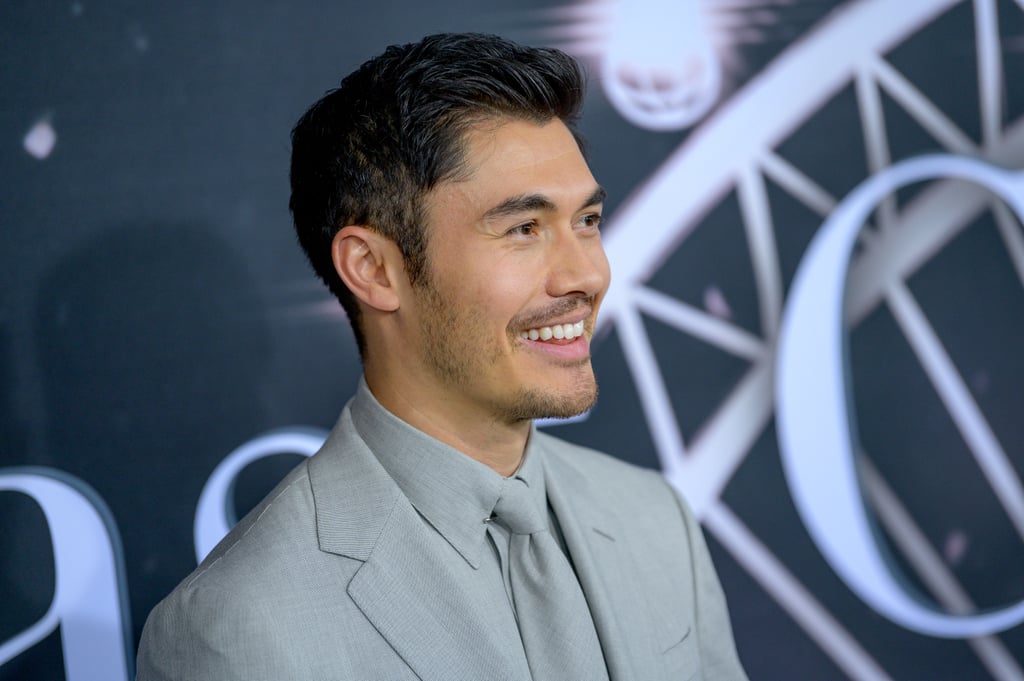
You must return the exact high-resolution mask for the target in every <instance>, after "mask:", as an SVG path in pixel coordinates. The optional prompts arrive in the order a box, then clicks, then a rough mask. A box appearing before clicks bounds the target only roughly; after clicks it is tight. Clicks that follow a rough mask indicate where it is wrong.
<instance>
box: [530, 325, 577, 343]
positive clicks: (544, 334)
mask: <svg viewBox="0 0 1024 681" xmlns="http://www.w3.org/2000/svg"><path fill="white" fill-rule="evenodd" d="M582 335H583V322H582V321H580V322H576V323H575V324H555V325H554V326H541V327H539V328H536V329H529V330H527V331H520V332H519V336H520V337H521V338H523V339H529V340H534V341H535V340H542V341H547V340H551V339H552V338H555V339H557V340H562V339H565V340H572V339H573V338H576V337H578V336H582Z"/></svg>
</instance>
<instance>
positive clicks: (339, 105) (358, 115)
mask: <svg viewBox="0 0 1024 681" xmlns="http://www.w3.org/2000/svg"><path fill="white" fill-rule="evenodd" d="M583 94H584V82H583V76H582V73H581V71H580V68H579V66H578V65H577V63H576V61H575V60H574V59H573V58H572V57H570V56H568V55H566V54H565V53H563V52H561V51H559V50H556V49H552V48H536V47H524V46H520V45H517V44H515V43H513V42H510V41H508V40H505V39H503V38H499V37H497V36H493V35H483V34H476V33H446V34H439V35H431V36H427V37H426V38H424V39H423V40H421V41H420V42H418V43H410V44H407V45H392V46H391V47H388V48H387V49H386V50H385V51H384V53H383V54H381V55H380V56H378V57H375V58H373V59H371V60H369V61H367V62H366V63H365V64H363V65H362V66H361V67H359V69H357V70H356V71H355V72H353V73H352V74H350V75H348V76H347V77H346V78H345V79H344V80H342V81H341V85H340V86H339V87H338V88H335V89H333V90H330V91H328V92H327V94H325V95H324V96H323V98H321V99H320V100H319V101H317V102H316V103H315V104H314V105H313V106H312V107H310V109H309V110H308V111H307V112H306V113H305V114H304V115H303V116H302V117H301V118H300V119H299V121H298V123H296V125H295V128H294V129H293V130H292V161H291V190H292V193H291V200H290V201H289V207H290V208H291V212H292V218H293V220H294V222H295V230H296V232H297V233H298V237H299V243H300V244H301V245H302V248H303V250H304V251H305V252H306V256H307V257H308V258H309V261H310V263H311V264H312V265H313V269H314V270H316V273H317V274H318V275H319V276H320V278H321V279H323V280H324V282H325V283H326V284H327V286H328V288H329V289H330V290H331V292H332V293H333V294H334V295H335V296H336V297H337V298H338V300H339V301H340V302H341V305H342V306H343V307H344V308H345V312H346V313H347V314H348V317H349V320H350V321H351V324H352V330H353V332H354V334H355V337H356V342H357V343H358V345H359V351H360V354H361V355H363V356H365V354H366V340H365V338H364V335H363V332H362V328H361V320H360V314H359V307H358V305H357V303H356V299H355V297H354V296H353V295H352V293H351V292H350V291H349V290H348V288H347V287H346V286H345V284H344V283H343V282H342V280H341V278H340V277H339V276H338V274H337V272H336V271H335V269H334V264H333V262H332V259H331V243H332V241H333V239H334V236H335V235H336V234H337V233H338V231H339V230H340V229H341V228H342V227H344V226H345V225H363V226H366V227H368V228H370V229H373V230H375V231H377V232H379V233H380V234H382V235H384V236H386V237H387V238H389V239H391V240H392V241H394V242H395V244H397V246H398V248H399V250H400V251H401V253H402V257H403V261H404V266H405V270H406V274H407V276H408V277H409V280H410V282H411V283H412V284H414V285H416V284H419V283H421V282H422V281H423V280H424V276H425V274H426V271H427V269H426V268H427V263H426V244H427V236H428V235H427V234H425V231H424V224H423V223H424V216H423V213H424V211H423V208H422V206H423V199H424V197H425V196H426V194H427V193H428V192H429V191H430V190H431V189H433V188H434V187H435V186H436V185H437V184H438V183H440V182H443V181H445V180H449V179H454V178H458V177H459V175H460V172H463V171H464V170H465V157H466V149H465V136H466V134H467V133H468V132H469V130H470V128H472V127H473V126H475V125H477V124H479V123H482V122H485V121H500V120H503V119H509V120H527V121H531V122H536V123H546V122H548V121H551V120H553V119H556V118H557V119H560V120H561V121H562V122H563V123H564V124H565V125H566V126H567V127H568V128H569V129H570V130H571V131H572V132H573V135H574V136H576V139H577V143H580V144H581V146H582V143H581V139H580V137H579V135H578V133H577V132H576V129H575V122H576V119H577V117H578V115H579V112H580V108H581V106H582V100H583Z"/></svg>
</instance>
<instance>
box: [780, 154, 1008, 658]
mask: <svg viewBox="0 0 1024 681" xmlns="http://www.w3.org/2000/svg"><path fill="white" fill-rule="evenodd" d="M935 178H961V179H965V180H969V181H971V182H974V183H976V184H978V185H980V186H983V187H985V188H986V189H988V190H990V191H992V192H993V193H994V194H996V195H998V196H1000V197H1001V198H1002V199H1003V200H1004V201H1006V203H1007V204H1009V205H1010V206H1012V207H1013V210H1014V211H1015V212H1016V213H1017V215H1024V175H1013V174H1010V173H1008V172H1006V171H1003V170H999V169H997V168H994V167H992V166H990V165H987V164H985V163H982V162H979V161H976V160H973V159H968V158H964V157H958V156H928V157H922V158H917V159H914V160H911V161H905V162H903V163H900V164H897V165H894V166H892V167H890V168H888V169H887V170H884V171H883V172H881V173H878V174H877V175H875V176H874V177H872V178H871V179H870V180H869V181H867V182H865V183H864V184H863V185H861V186H860V187H858V188H857V190H856V191H854V192H853V193H852V194H851V195H850V196H849V197H848V198H846V199H845V200H844V201H843V203H842V204H841V205H840V206H838V207H837V208H836V209H835V211H833V213H832V215H831V216H830V217H829V219H828V220H827V221H826V222H825V224H824V225H822V227H821V229H820V230H819V231H818V233H817V234H816V235H815V238H814V241H813V242H812V243H811V245H810V246H809V247H808V249H807V253H806V255H805V256H804V258H803V261H802V262H801V266H800V269H799V270H798V271H797V274H796V277H795V278H794V280H793V286H792V289H791V291H790V295H789V299H788V301H787V303H786V313H785V316H784V317H783V323H782V327H781V328H780V330H779V350H778V358H779V361H778V378H777V383H776V410H777V421H778V424H779V440H780V443H781V445H782V446H781V451H782V460H783V464H784V467H785V471H786V477H787V479H788V481H789V487H790V490H791V491H792V493H793V500H794V501H795V502H796V506H797V510H798V511H799V512H800V517H801V518H802V519H803V522H804V525H805V526H806V527H807V529H808V531H809V532H810V533H811V536H812V537H813V538H814V541H815V543H816V544H817V545H818V546H819V547H820V548H821V550H822V552H823V553H824V554H825V557H826V559H827V560H828V562H829V564H830V565H831V566H832V568H833V569H834V570H835V571H836V572H837V573H838V574H839V575H840V576H841V577H842V578H843V581H845V582H846V583H847V584H849V585H850V587H851V588H852V589H853V590H854V591H856V592H857V594H858V595H859V596H860V597H861V598H862V599H864V601H866V602H867V603H869V604H870V605H871V606H872V607H873V608H875V610H877V611H878V612H881V613H883V614H884V615H886V616H887V617H889V618H890V619H892V620H893V621H895V622H898V623H899V624H901V625H903V626H905V627H907V628H908V629H913V630H914V631H918V632H920V633H923V634H930V635H933V636H945V637H951V638H952V637H955V638H967V637H975V636H983V635H986V634H992V633H995V632H998V631H1002V630H1004V629H1009V628H1010V627H1013V626H1015V625H1017V624H1020V623H1021V622H1024V602H1021V603H1019V604H1017V605H1015V606H1013V607H1011V608H1007V609H1005V610H998V611H996V612H992V613H988V614H984V615H972V616H966V615H964V616H957V615H947V614H944V613H938V612H936V611H934V610H933V609H930V608H927V607H925V606H923V605H922V604H921V603H920V602H919V601H918V600H917V599H916V598H914V597H913V596H912V595H911V594H908V593H907V590H906V586H905V584H904V583H901V581H900V580H899V579H898V578H897V577H896V576H895V575H894V574H893V567H892V565H890V562H889V561H888V560H886V558H885V556H884V553H885V551H884V550H883V549H882V547H880V546H879V545H878V538H877V536H876V534H875V532H873V531H872V528H871V521H870V520H869V518H868V515H867V512H866V509H865V507H864V499H863V498H862V497H861V492H860V484H859V482H858V475H857V467H856V465H855V457H856V455H857V452H856V451H855V449H854V447H855V445H854V443H855V442H856V441H857V437H856V433H855V432H854V428H853V424H852V423H851V419H850V413H851V408H850V405H849V404H848V394H849V387H848V385H847V381H848V378H847V376H848V375H849V374H848V371H847V361H846V353H845V352H844V347H845V343H844V336H845V334H846V328H845V323H844V319H843V300H844V298H845V292H846V291H845V289H846V277H847V272H848V270H849V263H850V255H851V253H852V252H853V248H854V245H855V243H856V241H857V237H858V236H859V234H860V232H861V230H862V229H863V227H864V225H865V224H866V223H867V221H868V219H869V217H870V216H871V213H872V211H873V210H874V209H875V208H876V207H877V206H878V205H879V204H880V203H881V202H882V200H883V199H885V198H887V197H888V196H890V195H892V194H893V193H894V192H895V191H896V190H897V189H899V188H901V187H904V186H907V185H910V184H912V183H914V182H918V181H920V180H925V179H929V180H930V179H935ZM978 463H979V464H980V465H981V468H982V470H983V471H984V472H985V473H986V474H987V476H988V479H989V481H990V483H991V484H992V487H993V489H994V490H995V491H996V494H997V496H998V497H999V498H1000V499H1001V500H1003V502H1004V504H1005V505H1006V507H1007V510H1008V511H1009V512H1010V515H1011V518H1014V517H1016V518H1021V517H1022V516H1024V507H1022V506H1021V505H1020V504H1021V501H1022V500H1024V489H1022V488H1021V485H1020V480H1019V478H1018V477H1017V476H1016V474H1015V473H1014V471H1013V465H1012V464H1011V463H1010V462H1009V461H1008V460H1007V458H1006V457H1005V456H1002V457H992V458H989V457H986V456H984V454H983V453H981V452H979V453H978ZM1020 529H1022V530H1024V527H1021V528H1020Z"/></svg>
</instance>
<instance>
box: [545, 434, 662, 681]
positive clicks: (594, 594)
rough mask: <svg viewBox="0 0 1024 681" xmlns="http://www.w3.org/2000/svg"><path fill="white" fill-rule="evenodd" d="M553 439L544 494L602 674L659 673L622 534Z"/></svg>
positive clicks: (622, 680)
mask: <svg viewBox="0 0 1024 681" xmlns="http://www.w3.org/2000/svg"><path fill="white" fill-rule="evenodd" d="M542 437H543V436H542ZM555 442H557V441H555V440H551V439H548V438H544V444H545V457H544V464H545V476H546V481H547V490H548V498H549V500H550V502H551V506H552V508H553V509H554V511H555V516H556V517H557V518H558V523H559V526H560V527H561V530H562V534H563V536H564V537H565V543H566V547H567V548H568V550H569V554H570V555H571V556H572V560H573V565H574V567H575V570H576V574H577V576H578V577H579V580H580V585H581V586H582V587H583V593H584V595H585V596H586V598H587V603H588V604H589V605H590V610H591V614H592V615H593V618H594V625H595V626H596V628H597V634H598V638H599V639H600V641H601V647H602V649H603V651H604V656H605V662H606V664H607V665H608V674H609V676H610V677H611V680H612V681H627V680H630V679H636V680H637V681H640V680H643V679H650V678H659V674H660V671H659V670H660V666H658V663H659V661H660V660H659V658H660V657H661V655H660V653H661V650H659V649H658V644H657V640H658V636H657V634H658V632H657V630H656V625H655V618H653V617H652V616H651V612H650V610H649V609H648V610H646V611H645V606H646V605H647V603H646V595H645V593H644V591H643V590H642V589H641V588H640V584H639V583H638V580H637V570H636V568H635V567H634V566H633V561H634V559H635V557H634V556H632V555H630V551H629V550H628V547H627V545H626V544H627V542H626V536H625V534H624V533H623V531H622V529H621V527H620V524H619V522H618V521H617V520H616V519H615V517H614V516H612V515H611V514H609V513H607V512H606V511H605V505H606V502H605V501H604V500H603V499H601V497H600V496H599V495H598V494H597V493H596V491H595V490H594V489H593V488H592V486H591V485H590V483H589V482H588V481H587V479H586V478H585V476H584V475H583V474H582V472H581V471H580V470H578V469H577V468H576V467H575V466H574V465H573V463H571V462H569V461H568V460H567V457H566V456H564V455H563V453H562V452H560V451H558V448H557V447H556V446H555V445H553V444H552V443H555Z"/></svg>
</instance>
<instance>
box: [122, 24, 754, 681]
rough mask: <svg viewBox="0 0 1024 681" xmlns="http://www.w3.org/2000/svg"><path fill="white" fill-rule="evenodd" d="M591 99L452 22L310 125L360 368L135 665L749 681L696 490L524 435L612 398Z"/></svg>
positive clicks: (327, 277)
mask: <svg viewBox="0 0 1024 681" xmlns="http://www.w3.org/2000/svg"><path fill="white" fill-rule="evenodd" d="M582 97H583V83H582V79H581V76H580V73H579V69H578V67H577V65H576V64H575V62H573V61H572V60H571V59H570V58H569V57H567V56H566V55H564V54H562V53H561V52H558V51H556V50H550V49H530V48H523V47H519V46H517V45H514V44H512V43H510V42H507V41H504V40H501V39H499V38H496V37H490V36H481V35H437V36H431V37H428V38H426V39H424V40H423V41H421V42H420V43H417V44H412V45H404V46H394V47H391V48H388V50H387V51H385V52H384V54H383V55H381V56H380V57H378V58H376V59H373V60H371V61H369V62H367V63H366V64H364V65H363V66H362V67H361V68H360V69H359V70H358V71H356V72H355V73H353V74H352V75H350V76H349V77H348V78H346V79H345V80H344V81H343V82H342V84H341V87H340V88H339V89H337V90H334V91H332V92H329V93H328V94H327V95H326V96H325V97H324V98H323V99H321V100H320V101H319V102H317V103H316V104H315V105H314V106H313V107H312V108H311V109H310V110H309V111H308V112H307V113H306V114H305V115H304V116H303V117H302V119H301V120H300V121H299V123H298V124H297V125H296V127H295V130H294V131H293V134H292V141H293V156H292V174H291V177H292V198H291V208H292V213H293V216H294V219H295V225H296V228H297V230H298V234H299V239H300V242H301V243H302V245H303V247H304V249H305V250H306V253H307V254H308V256H309V258H310V261H311V262H312V264H313V266H314V268H315V269H316V271H317V272H318V274H319V275H320V276H321V277H322V278H323V279H324V281H325V282H326V283H327V285H328V286H329V287H330V289H331V290H332V291H333V292H334V293H335V294H336V296H337V297H338V298H339V300H340V301H341V303H342V305H343V306H344V307H345V310H346V311H347V313H348V315H349V318H350V319H351V322H352V327H353V330H354V332H355V334H356V338H357V341H358V344H359V348H360V353H361V355H362V360H363V367H364V381H363V382H362V383H361V384H360V387H359V390H358V392H357V394H356V396H355V397H354V398H353V399H352V401H351V402H349V404H348V406H346V408H345V410H344V411H343V412H342V415H341V418H340V420H339V422H338V424H337V425H336V426H335V428H334V431H333V432H332V433H331V435H330V437H329V438H328V440H327V442H326V443H325V444H324V446H323V449H322V450H321V451H320V452H319V453H318V454H316V455H315V456H314V457H312V458H311V459H309V460H308V461H307V462H305V463H303V464H302V465H300V466H299V467H298V468H297V469H295V470H294V471H293V472H292V473H290V474H289V475H288V476H287V477H286V479H285V480H284V481H283V482H282V483H281V484H280V485H279V486H278V487H277V488H276V489H275V491H274V492H272V493H271V494H270V495H269V497H268V498H267V499H266V500H265V501H263V502H262V503H261V504H260V505H259V506H258V507H257V508H256V509H255V510H254V511H253V512H252V513H250V514H249V515H248V516H247V517H246V518H245V519H243V520H242V521H241V523H239V525H238V526H237V527H236V528H235V529H234V530H233V531H232V532H231V533H230V534H229V535H228V537H227V538H225V540H224V541H223V542H222V543H221V544H220V545H219V546H218V548H217V549H215V550H214V551H213V553H212V554H211V555H210V556H209V557H208V558H207V559H206V560H205V561H203V563H202V565H200V566H199V568H198V569H197V570H196V572H195V573H193V574H192V575H191V576H190V577H189V578H188V579H186V580H185V582H184V583H183V584H182V585H181V586H179V587H178V588H177V589H176V590H175V591H174V593H172V594H171V595H170V596H169V597H168V598H167V599H166V600H165V601H163V602H162V603H161V604H160V605H158V606H157V608H156V609H155V610H154V611H153V614H152V615H151V616H150V618H149V620H148V622H147V624H146V627H145V630H144V632H143V638H142V644H141V647H140V651H139V676H138V678H139V679H140V681H153V680H163V679H182V680H184V679H188V680H191V681H194V680H197V679H247V680H251V679H267V680H270V679H274V680H280V679H432V680H433V679H436V680H451V679H473V680H482V679H487V680H490V679H531V678H532V679H537V680H540V679H551V680H558V681H567V680H586V681H591V680H594V679H612V680H614V681H622V680H625V679H636V680H638V681H652V680H656V679H713V680H715V681H719V680H732V679H745V678H746V677H745V675H744V673H743V671H742V669H741V667H740V664H739V661H738V659H737V657H736V653H735V648H734V644H733V640H732V633H731V631H730V626H729V621H728V615H727V612H726V608H725V602H724V599H723V596H722V593H721V588H720V586H719V584H718V581H717V578H716V577H715V574H714V571H713V568H712V566H711V562H710V559H709V557H708V553H707V549H706V547H705V544H704V541H703V539H702V536H701V533H700V529H699V527H698V525H697V524H696V522H695V521H694V519H693V517H692V515H691V514H690V512H689V511H688V510H687V508H686V506H685V505H684V504H683V502H682V501H681V500H680V499H679V498H678V496H677V495H676V494H675V493H674V492H673V491H672V490H671V489H670V488H669V486H668V485H667V484H666V483H665V482H664V481H663V480H662V478H661V477H660V476H659V475H657V474H656V473H653V472H650V471H643V470H640V469H636V468H634V467H631V466H629V465H627V464H625V463H622V462H619V461H617V460H615V459H612V458H610V457H607V456H605V455H603V454H599V453H596V452H592V451H588V450H585V449H582V448H580V447H576V446H573V445H570V444H568V443H565V442H561V441H559V440H556V439H555V438H553V437H550V436H548V435H545V434H542V433H539V432H538V431H536V430H535V429H534V428H533V426H532V420H533V419H535V418H540V417H549V416H556V417H567V416H572V415H575V414H579V413H582V412H584V411H586V410H587V409H589V408H590V407H591V406H592V405H593V404H594V401H595V399H596V396H597V386H596V383H595V379H594V374H593V371H592V369H591V364H590V351H589V338H590V336H591V333H592V332H593V329H594V323H595V319H596V315H597V311H598V307H599V306H600V303H601V300H602V297H603V295H604V293H605V291H606V289H607V287H608V282H609V271H608V262H607V260H606V258H605V254H604V250H603V248H602V246H601V235H600V232H599V229H598V225H599V223H600V220H601V205H602V200H603V196H604V192H603V190H602V189H601V188H600V186H599V185H598V184H597V182H596V181H595V180H594V178H593V177H592V176H591V174H590V171H589V169H588V167H587V164H586V162H585V161H584V158H583V156H582V154H581V153H580V142H579V139H578V138H577V136H576V135H575V133H574V132H573V129H572V126H573V123H574V120H575V117H576V115H577V113H578V111H579V107H580V103H581V100H582Z"/></svg>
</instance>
